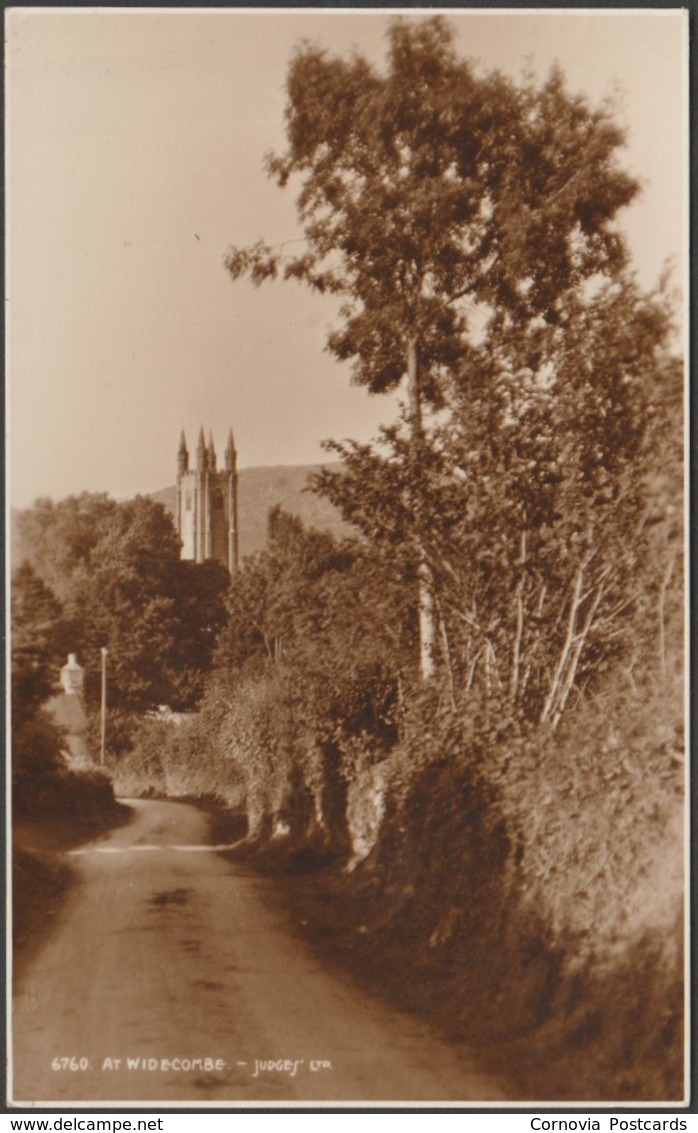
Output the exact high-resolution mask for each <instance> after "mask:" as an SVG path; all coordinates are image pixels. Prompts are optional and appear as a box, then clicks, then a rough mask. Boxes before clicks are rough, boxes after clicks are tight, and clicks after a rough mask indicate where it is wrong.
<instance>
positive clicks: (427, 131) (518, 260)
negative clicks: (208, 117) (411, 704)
mask: <svg viewBox="0 0 698 1133" xmlns="http://www.w3.org/2000/svg"><path fill="white" fill-rule="evenodd" d="M287 93H288V103H287V108H286V132H287V140H288V148H287V150H286V152H285V153H284V154H282V155H272V156H270V157H269V158H268V162H267V165H268V171H269V173H270V175H271V176H274V177H275V178H276V179H277V181H278V183H279V185H281V186H284V185H286V184H287V183H288V182H289V181H290V180H293V179H296V180H300V187H299V192H298V197H297V211H298V216H299V220H300V222H301V225H302V229H303V233H304V237H305V247H304V250H303V251H302V252H301V253H300V254H299V255H295V256H286V255H285V253H284V252H283V249H281V250H278V249H274V248H271V247H270V246H268V245H266V244H265V243H264V242H263V241H259V242H258V243H257V244H255V245H254V246H253V247H251V248H231V249H230V250H229V252H228V256H227V259H226V266H227V268H228V270H229V272H230V274H231V275H232V277H233V278H234V279H237V278H239V277H240V276H242V275H249V276H250V278H251V279H252V281H253V283H255V284H259V283H261V282H262V281H263V280H265V279H268V278H273V277H275V276H276V275H277V274H278V273H279V272H280V271H281V272H282V273H283V276H284V278H286V279H292V278H295V279H299V280H301V281H303V282H305V283H306V284H308V285H309V286H310V287H311V288H312V289H313V290H315V291H319V292H329V293H331V294H334V295H339V296H342V298H343V300H344V302H343V304H342V306H341V308H340V314H341V317H342V320H343V322H342V325H341V327H339V328H338V329H336V330H334V331H333V332H332V333H331V334H330V336H329V338H328V343H327V345H328V348H329V350H330V351H331V352H332V353H333V354H334V355H335V356H336V357H337V358H338V359H340V360H342V361H344V360H352V361H353V377H354V380H355V381H356V382H358V383H360V384H363V385H365V386H367V387H368V389H370V390H371V392H373V393H375V392H383V391H385V390H389V389H394V388H396V387H397V386H398V385H399V384H400V383H401V382H402V379H403V378H405V377H406V378H407V394H408V404H409V409H408V415H407V423H408V426H409V439H410V445H409V448H408V456H409V458H410V460H411V462H412V464H413V469H412V473H413V476H414V478H415V480H416V481H419V478H420V477H421V476H422V471H423V470H422V464H423V461H424V460H425V458H426V456H427V451H426V441H425V437H424V435H423V413H424V407H425V406H428V407H432V408H437V409H443V408H444V406H445V405H446V402H447V386H448V385H449V384H450V382H451V381H452V377H453V375H454V374H455V373H457V372H459V371H462V370H463V369H464V368H466V367H467V368H468V370H470V369H472V368H473V366H475V368H477V366H478V364H481V363H480V359H479V358H478V357H477V355H478V350H477V346H478V340H479V338H480V337H481V335H482V334H483V333H486V334H487V335H488V337H489V338H492V337H498V338H499V339H500V340H502V339H504V340H506V339H512V338H514V339H515V338H517V337H518V338H519V340H521V339H523V338H525V337H526V336H527V334H528V336H529V337H531V338H536V337H538V338H540V337H541V335H545V332H546V330H549V329H550V328H554V327H556V326H558V325H559V324H560V323H561V322H563V321H564V319H565V318H566V317H567V315H568V304H569V302H570V297H575V296H577V295H578V294H579V292H580V289H581V288H582V287H583V285H584V284H585V282H586V281H589V280H590V279H592V277H603V276H606V277H610V278H612V277H614V276H615V275H617V273H618V272H619V270H620V269H621V268H622V267H623V265H624V263H625V259H626V252H625V248H624V244H623V240H622V238H621V236H620V234H619V232H618V230H617V227H616V224H615V218H616V215H617V213H618V211H619V209H621V208H622V207H624V206H626V205H627V204H629V203H630V201H632V199H633V198H634V196H635V195H636V193H637V191H638V184H637V182H635V181H634V180H633V179H632V178H631V177H630V176H628V175H627V174H626V173H624V172H623V171H622V170H621V169H620V168H619V166H618V164H617V160H616V155H617V151H618V149H619V147H620V146H621V145H622V144H623V133H622V131H621V130H620V129H619V127H618V126H617V124H616V123H615V122H614V121H613V119H612V117H611V116H610V114H609V113H608V112H607V111H606V110H605V109H594V108H592V107H591V106H590V105H589V104H588V102H587V100H586V99H585V98H583V97H582V96H579V95H576V96H574V95H571V94H569V93H568V92H567V90H566V89H565V85H564V81H563V78H562V75H561V74H560V73H559V72H557V71H554V72H553V73H552V74H551V75H550V77H549V79H548V80H547V81H546V82H545V83H544V84H543V85H542V86H540V87H539V86H537V85H536V84H535V83H534V82H533V80H530V79H529V80H527V81H525V82H524V83H523V84H522V85H520V86H516V85H515V84H513V83H511V82H510V81H509V80H507V79H505V78H504V77H503V76H501V75H500V74H498V73H495V74H491V75H484V76H481V75H479V73H478V72H477V71H476V69H475V68H474V67H473V66H472V65H471V64H470V63H469V62H468V61H466V60H462V59H459V58H458V56H457V53H456V51H455V45H454V34H453V31H452V29H451V28H450V27H449V25H448V23H447V22H446V21H445V20H444V19H443V18H442V17H432V18H430V19H427V20H423V21H420V22H418V23H413V22H411V21H404V20H394V21H393V22H392V23H391V25H390V31H389V51H388V65H387V69H386V71H385V73H379V72H377V71H376V70H374V69H373V68H372V67H371V66H370V65H369V64H368V62H367V61H366V60H365V59H363V58H362V57H360V56H358V55H356V54H354V55H353V56H352V58H351V59H350V60H349V61H348V62H347V61H345V60H343V59H341V58H331V57H329V56H328V55H327V54H326V53H325V52H324V51H322V50H320V49H318V48H315V47H312V46H310V45H308V44H305V45H303V46H302V47H301V48H300V49H299V50H298V51H297V52H296V54H295V56H294V58H293V60H292V62H291V66H290V69H289V75H288V80H287ZM541 325H542V328H543V330H542V331H541V330H540V329H539V327H540V326H541ZM529 327H535V328H536V329H535V331H534V332H533V334H532V335H531V332H530V331H529V330H528V328H529ZM532 345H534V344H532ZM480 354H481V351H480ZM412 537H413V557H414V561H415V568H416V573H417V591H418V598H417V604H418V612H419V647H420V666H421V671H422V674H423V676H425V677H427V676H430V675H431V674H432V669H433V650H434V645H435V641H436V637H437V624H438V621H439V613H438V610H437V609H435V601H436V596H435V594H434V579H433V577H432V570H433V568H432V564H431V562H430V556H429V554H428V551H427V549H426V548H425V547H424V545H423V544H422V542H421V541H420V538H419V534H418V531H417V529H416V528H413V530H412ZM582 585H583V582H582ZM565 681H566V678H565ZM564 695H565V694H564V692H563V693H562V697H563V698H564ZM556 710H557V709H556V708H552V707H551V709H550V712H552V713H553V714H554V713H555V712H556Z"/></svg>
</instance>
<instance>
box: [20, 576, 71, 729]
mask: <svg viewBox="0 0 698 1133" xmlns="http://www.w3.org/2000/svg"><path fill="white" fill-rule="evenodd" d="M62 618H63V612H62V609H61V605H60V603H59V601H58V599H57V598H56V596H55V594H54V593H53V592H52V591H51V590H50V588H49V587H48V586H46V585H45V583H44V582H42V580H41V578H40V577H39V575H38V574H37V573H36V571H35V570H34V568H33V567H32V566H31V564H30V563H28V562H26V561H25V562H23V563H21V564H20V566H19V567H17V569H16V570H15V571H14V573H13V575H12V593H11V624H12V718H13V723H14V726H18V725H19V724H21V723H24V722H25V721H27V720H28V719H30V718H31V717H32V716H33V714H34V713H35V712H36V710H37V709H38V708H39V707H40V705H41V704H43V702H44V701H45V700H46V699H47V698H48V697H49V696H50V694H51V691H52V688H53V685H54V684H55V682H56V679H57V675H58V669H59V666H60V664H61V663H62V662H63V661H65V654H64V652H63V642H62V640H61V635H62Z"/></svg>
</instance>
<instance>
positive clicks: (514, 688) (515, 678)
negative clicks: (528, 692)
mask: <svg viewBox="0 0 698 1133" xmlns="http://www.w3.org/2000/svg"><path fill="white" fill-rule="evenodd" d="M520 562H521V576H520V578H519V581H518V583H517V585H516V630H515V632H514V644H513V647H512V657H511V680H510V682H509V697H510V700H511V703H512V705H513V704H515V703H516V695H517V693H518V690H519V670H520V666H521V641H522V638H523V624H524V608H523V588H524V582H525V579H526V576H525V574H524V567H525V565H526V532H525V531H522V532H521V555H520Z"/></svg>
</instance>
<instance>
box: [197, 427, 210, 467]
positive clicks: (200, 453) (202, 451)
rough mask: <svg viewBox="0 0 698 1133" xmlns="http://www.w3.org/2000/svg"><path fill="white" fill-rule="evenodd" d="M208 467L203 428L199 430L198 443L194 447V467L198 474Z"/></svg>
mask: <svg viewBox="0 0 698 1133" xmlns="http://www.w3.org/2000/svg"><path fill="white" fill-rule="evenodd" d="M207 466H208V453H207V451H206V441H205V440H204V430H203V426H202V427H201V428H200V429H199V443H198V444H197V446H196V467H197V469H198V471H199V472H205V471H206V468H207Z"/></svg>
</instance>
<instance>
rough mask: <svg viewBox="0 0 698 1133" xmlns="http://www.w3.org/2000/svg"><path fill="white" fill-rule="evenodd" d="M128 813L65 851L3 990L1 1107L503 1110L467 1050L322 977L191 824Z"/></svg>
mask: <svg viewBox="0 0 698 1133" xmlns="http://www.w3.org/2000/svg"><path fill="white" fill-rule="evenodd" d="M129 805H130V806H132V807H133V809H134V818H133V821H132V822H131V823H130V824H129V825H127V826H125V827H121V828H119V829H118V830H115V831H113V832H112V833H111V834H110V835H109V837H108V838H106V839H103V840H101V841H97V842H93V843H91V844H90V845H89V846H86V847H83V848H82V849H80V850H77V851H72V856H71V857H70V858H69V859H68V860H69V861H70V862H72V863H73V864H74V866H75V868H76V871H77V874H78V882H77V884H76V885H75V886H74V887H73V889H72V891H71V894H70V897H69V899H68V901H67V903H66V906H65V908H64V910H63V912H62V913H61V915H60V917H59V920H58V923H57V924H56V926H55V929H54V930H53V932H52V934H51V936H50V938H49V939H48V940H47V942H46V943H45V944H44V946H43V947H42V949H41V951H40V952H39V953H38V955H37V956H36V958H35V959H34V961H33V963H32V964H31V965H30V966H29V968H28V970H27V971H26V972H25V974H24V976H23V979H22V981H21V983H20V984H19V986H18V987H16V988H15V1000H14V1004H15V1005H14V1012H13V1036H12V1038H13V1060H12V1061H13V1072H14V1073H13V1089H12V1091H11V1096H12V1097H13V1099H14V1101H15V1102H16V1103H18V1104H19V1103H31V1102H34V1103H44V1104H47V1105H50V1104H51V1103H65V1104H67V1103H70V1102H87V1101H97V1100H99V1101H113V1102H122V1103H123V1102H125V1101H126V1100H129V1101H132V1102H134V1103H137V1102H146V1101H150V1102H155V1103H157V1102H161V1103H162V1104H163V1105H167V1104H172V1103H179V1104H182V1103H184V1102H187V1101H188V1102H190V1103H192V1104H195V1105H200V1104H202V1103H218V1104H234V1103H236V1102H238V1103H245V1102H255V1101H257V1102H261V1103H264V1104H273V1103H283V1102H284V1101H287V1102H291V1103H293V1102H302V1101H309V1102H311V1103H312V1102H316V1101H325V1102H331V1101H346V1102H353V1103H356V1102H359V1101H367V1102H371V1101H375V1102H380V1101H383V1102H385V1101H396V1102H397V1101H402V1102H414V1101H442V1102H451V1103H452V1104H453V1103H455V1102H458V1101H471V1100H474V1099H478V1100H496V1099H501V1098H503V1097H504V1094H503V1093H502V1087H501V1084H498V1083H497V1082H495V1081H494V1080H493V1079H490V1078H488V1077H486V1076H483V1075H481V1074H478V1073H477V1071H476V1070H475V1068H474V1066H473V1063H472V1056H469V1054H468V1052H467V1050H463V1049H462V1048H453V1047H451V1046H449V1045H447V1044H446V1043H444V1042H442V1041H441V1040H440V1039H439V1038H438V1037H437V1036H436V1035H435V1034H434V1033H433V1032H432V1031H431V1030H430V1029H429V1028H428V1027H427V1026H425V1025H424V1024H421V1023H420V1022H418V1021H415V1020H412V1019H409V1018H407V1017H406V1016H403V1015H402V1014H400V1013H399V1012H396V1011H392V1010H391V1009H389V1008H388V1007H386V1006H384V1005H383V1004H378V1003H375V1002H371V1001H369V1000H367V999H366V998H365V997H364V996H362V995H361V994H360V993H359V992H358V991H356V990H355V989H354V988H353V987H352V986H351V985H349V984H348V983H344V982H342V981H341V980H339V979H338V978H337V977H336V976H335V975H330V974H328V973H327V972H326V971H325V970H323V969H322V967H321V966H320V962H319V960H318V959H317V958H316V957H315V956H314V955H313V953H312V952H311V951H310V950H309V949H308V947H307V946H306V945H305V944H304V943H303V942H302V941H301V940H299V939H298V938H297V937H296V936H295V935H294V934H293V932H292V930H291V928H290V927H289V925H288V921H287V919H286V917H285V914H283V913H281V912H279V910H278V907H277V908H275V906H274V902H272V901H270V900H268V899H265V897H267V896H268V895H269V893H270V887H271V886H272V885H273V883H272V882H270V881H268V880H266V879H264V878H260V877H257V876H255V875H253V874H251V873H249V872H248V871H246V870H245V869H244V868H243V867H241V866H239V865H236V864H234V863H232V862H231V861H230V860H228V859H227V858H225V857H223V856H222V855H221V854H220V853H218V852H216V850H215V849H214V848H213V847H211V846H210V845H208V844H207V830H208V823H207V820H206V817H205V815H203V814H202V813H201V812H200V811H198V810H197V809H196V808H195V807H192V806H189V805H186V804H182V803H172V802H154V801H147V802H146V801H134V802H132V803H130V804H129Z"/></svg>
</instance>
